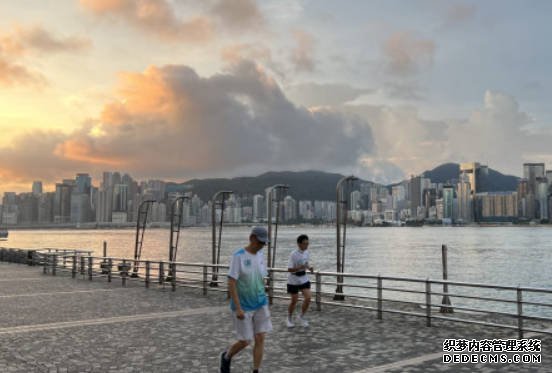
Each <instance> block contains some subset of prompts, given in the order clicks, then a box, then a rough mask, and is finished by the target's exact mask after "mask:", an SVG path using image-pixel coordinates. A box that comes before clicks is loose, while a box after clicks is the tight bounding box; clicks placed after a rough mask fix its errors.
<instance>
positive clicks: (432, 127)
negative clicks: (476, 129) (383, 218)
mask: <svg viewBox="0 0 552 373" xmlns="http://www.w3.org/2000/svg"><path fill="white" fill-rule="evenodd" d="M344 110H347V111H351V112H354V113H355V114H357V115H359V116H360V117H362V118H363V119H364V120H366V121H367V122H369V123H370V126H371V128H372V133H373V136H374V141H375V143H376V144H377V146H378V152H377V154H376V157H374V155H371V156H370V157H368V158H367V159H369V160H370V161H371V162H376V161H377V162H376V163H375V164H376V165H378V168H380V169H382V170H387V173H386V174H387V175H388V176H387V177H388V179H389V181H397V179H392V178H393V177H397V176H398V175H399V174H400V172H401V170H404V172H405V173H407V174H410V173H416V172H420V171H421V170H425V169H426V168H433V167H434V166H435V164H436V163H440V162H442V161H444V160H448V159H449V156H450V152H449V149H448V137H447V131H448V129H449V124H448V123H447V122H444V121H430V120H426V119H424V118H422V117H421V115H420V113H419V111H418V110H417V109H416V108H415V107H412V106H406V105H401V106H376V105H346V106H345V109H344ZM378 176H379V177H380V178H383V175H381V174H378Z"/></svg>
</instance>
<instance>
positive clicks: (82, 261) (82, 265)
mask: <svg viewBox="0 0 552 373" xmlns="http://www.w3.org/2000/svg"><path fill="white" fill-rule="evenodd" d="M84 266H85V263H84V255H81V257H80V273H81V275H83V276H84Z"/></svg>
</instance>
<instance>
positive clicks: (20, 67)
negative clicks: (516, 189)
mask: <svg viewBox="0 0 552 373" xmlns="http://www.w3.org/2000/svg"><path fill="white" fill-rule="evenodd" d="M551 14H552V2H550V1H546V0H531V1H521V0H519V1H512V0H500V1H493V0H486V1H484V2H481V1H453V0H450V1H441V0H405V1H398V0H397V1H395V0H385V1H383V0H382V1H376V0H363V1H358V0H357V1H350V0H342V1H326V0H301V1H299V0H264V1H263V0H258V1H254V0H204V1H192V0H41V1H38V0H33V1H31V0H18V1H2V2H0V15H1V16H0V134H1V136H0V192H4V191H17V192H21V191H28V190H30V185H31V183H32V181H33V180H42V181H43V182H44V184H45V185H46V188H47V189H48V188H51V186H52V185H53V183H55V182H56V181H59V180H61V179H63V178H70V177H74V175H75V174H76V173H77V172H88V173H90V174H91V175H92V176H93V177H94V178H95V179H96V180H97V179H98V178H99V176H100V173H101V172H102V171H104V170H111V171H115V170H119V171H123V172H129V173H130V174H131V175H132V176H134V177H136V178H138V179H146V178H161V179H165V180H174V181H184V180H188V179H191V178H196V177H199V178H203V177H233V176H245V175H256V174H260V173H262V172H266V171H278V170H293V171H300V170H310V169H316V170H323V171H328V172H339V173H343V174H351V173H352V174H355V175H358V176H360V177H362V178H365V179H368V180H373V181H378V182H384V183H389V182H395V181H399V180H402V179H403V178H407V177H409V176H410V175H413V174H419V173H421V172H423V171H425V170H428V169H432V168H433V167H435V166H437V165H439V164H441V163H444V162H470V161H479V162H481V163H483V164H487V165H489V166H490V167H491V168H494V169H497V170H498V171H501V172H503V173H507V174H512V175H518V176H521V173H522V164H523V162H545V163H547V164H550V163H551V162H552V150H551V149H552V148H551V147H550V144H552V106H551V105H550V104H549V103H550V97H551V93H552V84H551V83H552V74H551V71H550V70H551V69H552V61H551V60H552V48H550V47H549V46H548V45H549V42H548V36H549V35H552V24H551V23H550V22H549V18H550V15H551Z"/></svg>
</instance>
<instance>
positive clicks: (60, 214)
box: [54, 180, 75, 223]
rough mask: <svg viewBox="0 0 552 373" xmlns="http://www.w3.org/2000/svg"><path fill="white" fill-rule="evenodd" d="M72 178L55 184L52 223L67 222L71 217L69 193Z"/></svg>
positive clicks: (71, 188) (72, 185)
mask: <svg viewBox="0 0 552 373" xmlns="http://www.w3.org/2000/svg"><path fill="white" fill-rule="evenodd" d="M74 184H75V183H74V180H64V182H63V183H57V184H56V192H55V193H56V194H55V197H54V223H68V222H69V221H70V218H71V194H72V192H73V188H74Z"/></svg>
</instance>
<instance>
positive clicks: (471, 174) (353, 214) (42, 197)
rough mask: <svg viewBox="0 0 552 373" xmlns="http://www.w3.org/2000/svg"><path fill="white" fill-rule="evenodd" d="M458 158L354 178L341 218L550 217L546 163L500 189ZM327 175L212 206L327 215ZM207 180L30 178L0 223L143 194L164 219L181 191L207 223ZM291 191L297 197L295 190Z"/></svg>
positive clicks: (231, 217)
mask: <svg viewBox="0 0 552 373" xmlns="http://www.w3.org/2000/svg"><path fill="white" fill-rule="evenodd" d="M457 166H458V167H457V168H456V171H455V172H456V173H454V174H453V173H451V170H450V169H449V170H448V171H447V174H448V176H446V179H444V178H443V175H442V174H441V175H439V173H438V172H437V173H435V172H436V170H438V169H439V168H441V167H438V168H436V169H434V170H431V171H430V172H427V173H422V174H421V175H412V176H411V177H410V178H409V179H406V180H403V181H401V182H400V183H396V184H392V185H381V184H377V183H373V182H371V181H367V180H358V182H356V183H355V184H354V185H352V186H351V187H350V188H348V189H347V191H345V192H344V193H345V194H343V195H342V196H341V197H340V199H342V198H345V200H347V201H348V203H347V205H348V209H349V212H348V215H347V219H348V220H350V221H351V222H353V223H355V224H358V225H391V224H393V225H404V224H406V225H413V224H414V225H420V224H424V223H426V224H442V225H451V224H461V225H463V224H472V223H476V224H480V223H530V222H532V223H549V222H550V213H551V212H552V170H547V169H546V165H545V164H544V163H538V162H537V163H535V162H532V163H524V164H523V176H524V177H523V178H519V179H515V185H512V184H511V183H510V182H511V180H510V182H508V183H509V185H510V186H509V187H506V189H504V188H505V187H504V185H500V183H497V180H495V179H496V178H500V177H504V176H503V175H500V174H498V173H496V172H494V171H493V173H491V170H490V169H489V167H488V166H487V165H484V164H481V163H479V162H467V163H461V164H459V165H457ZM453 172H454V171H453ZM320 174H324V173H318V176H317V177H316V178H317V179H318V183H320V180H322V179H320ZM280 175H281V176H278V178H279V179H280V180H279V181H285V180H282V178H285V177H286V176H284V174H280ZM309 175H310V176H305V177H313V174H312V173H309ZM326 175H331V176H332V177H334V179H333V180H332V181H331V182H330V181H329V180H328V179H327V178H326V179H325V182H324V185H322V184H318V185H316V188H319V189H322V190H326V189H327V190H326V192H327V193H326V194H325V198H324V197H322V198H320V196H321V195H323V194H317V196H318V197H315V196H314V194H313V193H307V194H305V193H304V191H301V190H300V189H301V188H302V187H304V186H303V185H294V186H293V187H292V190H293V191H289V190H287V189H288V188H286V191H285V192H284V194H282V193H281V192H280V193H277V194H273V195H272V197H269V196H270V195H271V190H272V187H271V185H273V184H272V183H273V181H274V179H271V180H272V181H271V182H270V183H267V182H266V181H265V182H264V184H258V183H257V184H256V187H255V188H253V189H251V188H249V189H247V191H246V190H243V189H241V190H234V191H233V192H230V194H229V196H228V198H227V200H226V204H225V207H224V210H221V209H218V210H217V211H218V212H217V214H218V215H217V216H219V217H217V219H220V214H221V213H224V214H225V217H224V219H225V221H226V222H229V223H260V222H266V221H267V219H268V220H269V219H270V216H274V215H273V214H272V215H271V214H270V213H269V212H268V211H270V202H269V201H270V200H272V201H273V207H274V206H276V205H277V206H281V207H280V208H278V209H277V210H276V209H273V211H280V214H281V220H282V222H287V223H301V222H306V223H329V222H332V221H334V220H335V219H336V201H335V200H333V199H332V197H333V194H334V187H335V184H336V182H337V180H338V179H335V177H338V178H339V179H340V178H342V176H341V175H334V174H326ZM432 175H433V176H432ZM261 176H262V175H261ZM432 177H433V179H432ZM253 179H254V178H253ZM306 180H308V179H303V182H305V181H306ZM206 181H208V183H207V184H205V183H203V184H201V183H200V182H199V181H198V182H197V184H198V185H194V184H189V185H186V184H173V185H172V186H171V185H170V184H169V183H167V182H165V181H163V180H158V179H153V180H152V179H150V180H142V181H138V180H135V179H134V178H133V177H132V176H130V175H129V174H128V173H120V172H110V171H104V172H103V174H102V180H101V181H100V182H99V183H98V184H97V186H96V185H94V184H93V182H92V178H91V177H90V175H89V174H87V173H78V174H77V175H76V176H75V177H74V178H71V179H63V180H62V181H61V182H59V183H56V185H55V191H53V192H44V190H43V185H42V182H41V181H39V180H37V181H34V182H33V183H32V186H31V191H30V192H26V193H19V194H17V193H15V192H6V193H4V195H3V197H2V205H1V212H0V217H1V219H0V225H1V223H4V224H6V225H7V226H17V225H24V226H50V225H52V224H53V225H56V224H57V225H59V224H65V225H68V224H69V225H75V226H77V227H78V226H80V225H81V224H88V226H89V224H91V223H92V224H94V226H95V227H102V226H122V225H128V224H132V223H133V222H136V219H137V211H138V206H140V204H141V203H142V202H144V201H151V202H153V203H152V205H151V213H150V215H149V217H148V219H149V221H150V222H154V223H166V222H167V221H170V220H171V214H172V213H173V212H174V211H175V210H174V202H175V201H177V200H178V198H179V197H183V196H186V197H187V203H184V205H183V215H182V222H183V224H185V225H207V224H211V223H212V221H211V209H212V197H213V195H209V194H205V193H204V190H202V188H208V189H209V190H211V193H213V190H215V191H216V190H217V189H213V188H211V187H210V185H209V184H210V183H213V182H214V180H210V181H209V180H206ZM217 181H221V180H220V179H219V180H217ZM227 181H228V180H227ZM299 184H301V183H299ZM201 185H202V186H201ZM279 185H286V184H279ZM221 187H223V188H222V189H224V190H230V188H227V187H226V186H224V185H221V184H218V185H217V188H221ZM310 187H311V188H312V187H313V185H310ZM508 188H510V189H515V190H510V189H508ZM307 190H309V188H307ZM296 192H298V193H296ZM216 194H218V193H216ZM216 194H215V195H216ZM297 195H300V196H301V198H294V196H295V197H297ZM200 196H202V197H200ZM276 196H278V197H276ZM330 196H331V197H330ZM328 197H330V198H328ZM202 198H203V200H202ZM278 201H279V203H280V204H279V205H278ZM223 211H224V212H223Z"/></svg>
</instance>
